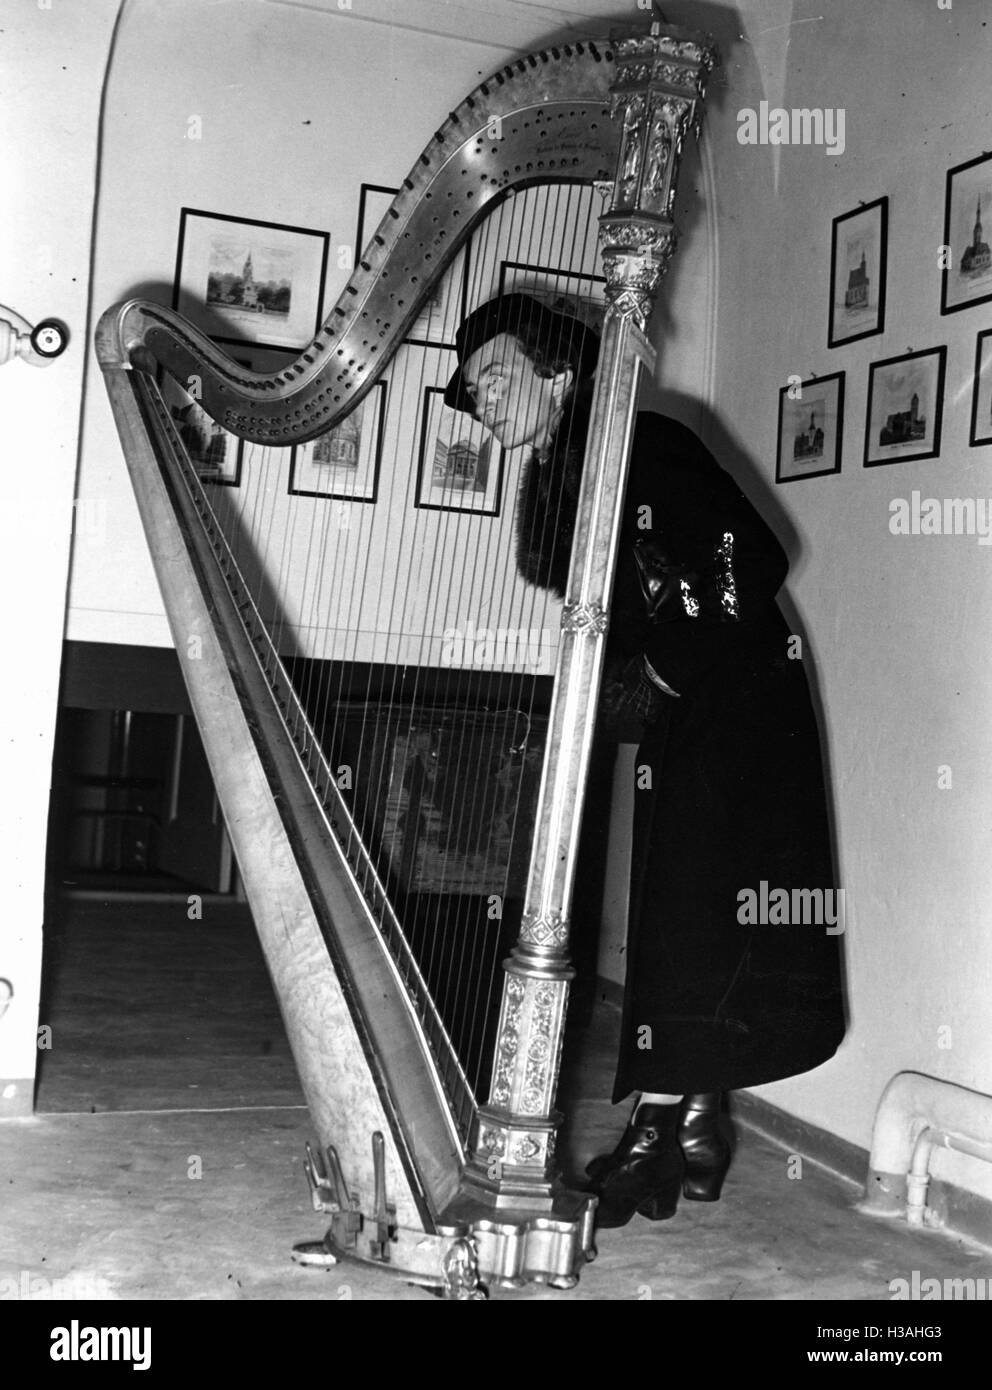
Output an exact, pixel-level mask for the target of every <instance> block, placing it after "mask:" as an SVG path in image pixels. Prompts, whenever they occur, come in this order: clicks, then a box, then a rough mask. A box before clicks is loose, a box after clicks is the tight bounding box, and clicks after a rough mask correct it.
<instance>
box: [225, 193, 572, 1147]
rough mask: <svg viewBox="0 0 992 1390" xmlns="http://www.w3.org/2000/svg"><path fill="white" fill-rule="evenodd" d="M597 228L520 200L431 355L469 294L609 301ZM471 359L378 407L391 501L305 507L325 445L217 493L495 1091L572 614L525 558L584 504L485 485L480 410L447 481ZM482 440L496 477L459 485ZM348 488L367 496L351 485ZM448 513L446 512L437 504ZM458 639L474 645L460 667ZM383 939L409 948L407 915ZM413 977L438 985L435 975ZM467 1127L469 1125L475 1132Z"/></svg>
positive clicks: (258, 456)
mask: <svg viewBox="0 0 992 1390" xmlns="http://www.w3.org/2000/svg"><path fill="white" fill-rule="evenodd" d="M597 212H598V208H597V206H596V198H595V194H594V192H593V190H592V189H591V188H589V187H588V186H581V185H573V184H553V185H543V186H539V187H533V188H529V189H527V190H525V191H524V192H522V193H519V194H517V195H516V196H515V197H513V198H510V199H507V200H504V201H503V202H501V203H500V204H499V205H498V207H497V208H496V209H495V210H494V211H493V213H492V214H491V215H490V216H489V217H488V218H487V219H486V220H485V221H484V222H483V223H482V224H481V226H480V227H478V228H477V229H476V231H475V233H474V235H473V236H472V238H471V239H470V242H469V244H468V247H467V250H466V251H463V252H462V253H461V256H460V258H459V259H458V260H456V262H455V264H454V265H453V266H452V268H451V269H450V270H449V272H448V276H447V282H446V283H445V284H444V285H443V286H442V287H441V290H440V293H439V296H438V299H439V303H440V308H437V309H435V310H434V311H433V312H432V313H431V314H429V315H427V316H425V319H426V323H425V326H426V328H427V335H426V341H427V342H431V341H445V342H448V343H450V342H453V334H454V330H455V328H456V327H457V324H458V321H459V319H460V312H459V311H458V308H457V305H458V304H459V303H460V302H461V301H462V297H461V296H458V295H456V290H457V284H456V283H455V282H456V281H459V279H460V278H464V283H465V290H464V296H463V302H464V304H465V307H466V308H467V310H468V311H471V310H472V309H473V308H475V307H476V306H477V305H478V304H480V303H483V302H485V301H486V300H487V299H489V298H491V297H492V296H493V295H495V294H496V293H498V292H499V291H500V289H501V288H502V289H504V290H512V289H522V290H536V291H537V292H539V293H543V294H544V295H545V296H551V297H552V298H553V297H554V295H555V294H556V293H560V294H564V295H571V296H572V297H573V298H583V297H584V298H586V299H588V300H591V301H593V302H595V301H596V299H597V298H598V293H597V289H596V282H595V281H593V280H590V279H589V278H583V277H590V276H593V275H596V274H598V273H599V268H598V265H597V263H596V250H595V231H596V220H595V219H596V215H597ZM459 262H461V263H459ZM521 267H524V269H521ZM551 267H553V268H554V269H553V270H552V269H550V268H551ZM501 269H502V280H503V283H502V285H501ZM453 298H454V299H455V304H456V307H455V309H454V310H453V308H452V299H453ZM442 334H443V338H442V337H441V336H439V335H442ZM455 365H456V361H455V354H454V353H453V352H452V351H451V350H450V348H448V349H445V348H442V347H430V346H425V345H424V343H423V342H421V343H408V344H406V345H404V346H403V347H402V348H401V349H400V350H399V352H398V353H397V354H396V356H395V357H394V358H393V360H392V362H391V363H390V366H389V367H388V368H387V370H386V372H385V374H384V376H385V382H386V384H385V390H383V389H382V388H381V387H379V386H376V387H374V388H373V389H372V391H371V392H370V394H369V396H368V397H367V398H366V402H365V403H364V404H363V405H362V406H360V407H358V410H357V411H356V416H357V417H358V420H359V425H360V435H359V443H358V445H357V446H356V447H357V460H356V465H355V467H354V469H352V476H353V480H354V481H353V484H352V486H353V489H359V488H362V487H363V484H364V483H366V482H367V478H365V477H364V475H363V464H364V463H365V462H366V461H368V460H369V459H370V458H371V457H372V456H373V444H374V439H373V436H374V435H377V434H378V432H379V430H380V429H381V431H382V436H383V438H382V454H381V459H380V463H379V478H378V492H377V497H376V501H375V503H374V505H372V504H369V503H367V502H365V501H362V500H359V499H358V498H357V497H356V499H355V500H347V496H338V497H331V496H320V497H307V496H299V495H295V496H290V495H289V491H288V489H289V477H290V469H291V468H292V473H293V481H294V486H295V487H296V489H297V490H298V491H299V490H300V483H301V479H302V478H303V476H304V473H305V471H307V456H308V450H307V446H303V447H302V448H298V449H296V450H284V449H272V448H267V447H263V446H255V445H243V446H241V448H242V451H243V457H242V468H241V485H240V487H225V486H221V485H217V486H214V487H211V488H210V489H209V491H210V493H211V495H212V496H211V500H212V501H213V503H214V510H215V514H216V516H217V519H218V521H219V522H220V524H221V526H222V527H223V529H224V531H225V534H226V535H227V536H228V538H229V540H230V543H231V545H232V548H233V549H234V551H235V555H236V558H237V560H238V563H239V565H240V566H241V568H242V571H243V572H244V573H245V575H246V576H251V579H252V582H253V584H254V585H255V589H256V598H257V601H258V602H259V606H260V608H261V610H262V612H263V614H264V615H265V617H266V619H267V624H268V630H269V635H270V637H271V638H272V640H273V642H274V644H275V647H276V650H277V651H278V652H279V653H280V655H281V656H282V657H283V660H284V661H285V662H286V664H287V666H288V667H289V668H290V669H291V672H292V674H293V678H294V684H295V687H296V689H297V692H298V694H299V696H300V700H301V703H302V705H303V707H304V709H305V710H306V712H307V714H308V716H309V719H310V722H311V724H312V726H313V728H314V731H315V733H316V735H317V737H318V738H319V739H320V740H321V742H322V745H323V748H324V751H325V753H326V755H327V757H328V759H329V761H330V764H331V767H332V769H333V770H334V771H335V772H338V771H339V770H342V771H341V774H340V776H341V780H340V781H339V785H342V790H343V791H344V793H345V796H346V799H347V800H348V801H349V803H350V805H351V807H352V811H353V814H354V816H355V821H356V825H357V830H358V833H359V834H360V836H361V838H362V840H363V842H364V845H365V847H366V848H367V849H368V850H369V852H370V854H371V857H372V861H373V865H374V866H375V868H376V869H377V870H378V871H379V873H380V874H381V875H382V876H383V877H384V878H385V879H386V881H387V882H388V883H389V885H390V887H391V890H392V895H393V900H394V903H395V904H396V906H397V910H398V912H399V916H400V919H401V921H402V922H403V929H404V932H405V934H406V936H407V938H408V940H410V941H411V944H412V945H413V948H414V953H415V955H416V956H417V961H418V964H419V968H420V971H421V973H422V975H423V976H424V978H425V980H426V982H427V986H428V988H429V991H430V993H431V995H432V996H433V1000H434V1004H435V1005H436V1008H437V1011H438V1014H439V1015H440V1018H439V1019H438V1020H432V1019H431V1017H430V1009H429V1006H428V1007H427V1008H426V1010H424V1009H423V1008H422V1018H423V1019H424V1022H425V1028H426V1030H427V1031H428V1033H429V1035H430V1034H434V1035H439V1034H440V1032H441V1031H446V1032H447V1033H448V1034H449V1035H450V1038H451V1041H452V1044H453V1047H454V1049H455V1052H456V1053H457V1054H458V1056H459V1058H461V1060H462V1062H463V1064H464V1065H465V1066H466V1068H467V1070H468V1079H469V1082H470V1085H471V1087H472V1089H473V1091H474V1092H475V1093H476V1095H478V1094H479V1088H480V1084H481V1083H482V1082H484V1080H485V1079H486V1075H487V1072H488V1066H489V1060H490V1059H489V1054H488V1048H489V1047H490V1046H491V1041H492V1035H493V1033H494V1027H495V1014H496V1009H497V1006H498V999H499V989H500V984H501V978H502V976H501V971H500V964H501V961H502V959H503V958H504V956H505V954H506V952H507V949H508V948H509V946H510V945H512V941H513V939H514V938H515V935H516V928H517V926H518V924H519V913H520V908H521V906H522V891H523V882H522V876H523V873H524V872H525V870H526V863H527V857H528V851H529V845H528V844H526V843H524V841H525V840H526V839H528V838H529V835H530V832H531V830H532V815H533V794H534V790H535V788H536V781H537V778H538V776H539V772H540V753H541V752H542V751H543V740H542V735H541V733H540V729H541V718H542V715H543V713H544V712H545V711H546V708H547V701H548V686H549V681H548V679H547V677H548V676H549V675H550V673H551V671H552V670H553V657H554V648H555V644H556V642H557V630H558V613H559V609H558V605H557V602H556V601H555V600H554V599H553V598H552V597H551V596H550V595H549V594H548V593H547V591H546V590H544V589H541V588H538V587H536V586H533V585H525V584H524V583H523V581H522V580H521V579H520V578H519V576H518V573H517V565H516V555H515V550H516V545H517V539H518V532H522V529H523V527H524V525H525V521H526V523H527V524H528V525H529V528H530V530H529V532H528V534H526V535H524V534H520V535H519V541H520V544H521V545H522V546H524V547H526V548H528V549H531V550H534V551H538V552H541V553H551V552H553V551H554V548H555V545H556V544H557V543H560V542H559V540H558V538H559V532H560V529H561V526H562V521H563V517H564V511H565V508H566V507H568V506H569V505H570V500H569V498H568V497H567V496H566V495H565V493H564V490H563V489H559V492H558V494H557V495H552V497H551V499H550V503H549V505H548V507H547V508H546V509H545V510H544V512H543V513H542V514H535V515H532V516H530V518H529V519H526V518H523V517H522V516H521V515H520V513H519V504H520V484H521V480H522V476H523V470H524V468H525V467H526V466H527V462H528V460H527V458H526V452H527V451H526V450H515V451H513V452H512V453H507V454H506V457H505V459H503V457H502V450H501V448H500V446H499V445H498V444H497V443H496V442H495V441H491V442H490V444H489V448H488V474H485V476H484V464H485V462H486V458H487V454H486V450H485V441H484V440H483V439H482V438H481V435H482V431H481V428H480V427H479V426H478V425H474V424H473V423H472V422H471V421H470V420H469V417H467V416H464V417H459V420H458V421H457V422H455V423H454V425H451V424H450V422H446V427H447V428H448V429H449V430H450V433H449V435H448V441H447V442H448V451H447V456H446V461H447V463H448V465H449V472H448V473H447V474H445V473H444V472H443V468H442V467H441V465H443V463H444V462H445V457H444V455H443V451H439V450H438V449H437V447H436V441H435V440H434V439H433V437H432V433H431V431H432V429H433V428H434V427H435V426H436V424H437V421H438V419H439V418H440V417H441V416H442V415H443V413H444V412H441V411H440V410H439V407H438V404H437V402H438V401H439V399H440V397H439V395H438V393H439V391H440V390H443V387H444V385H445V384H446V382H447V380H448V377H449V376H450V375H451V372H452V371H453V370H454V368H455ZM376 397H378V399H376ZM383 397H385V399H384V400H383V399H382V398H383ZM463 422H464V429H463ZM570 427H571V421H570V418H569V417H567V416H566V420H565V421H564V422H563V428H566V429H567V428H570ZM353 434H354V431H353ZM463 438H464V439H466V440H469V441H470V446H471V447H470V448H467V449H466V451H465V456H466V457H467V459H468V460H469V465H470V466H471V462H472V460H473V457H474V464H475V467H476V470H477V471H476V475H475V477H474V478H473V477H472V476H471V472H470V471H469V473H468V474H467V475H465V474H463V475H459V474H457V473H456V472H455V471H454V468H455V467H456V466H457V464H458V452H457V447H456V446H458V445H459V444H460V441H461V440H462V439H463ZM422 445H424V446H425V447H423V448H422ZM473 449H474V450H475V453H474V456H473V453H472V450H473ZM453 454H454V455H455V457H454V459H453V457H452V456H453ZM418 463H419V470H418ZM435 465H437V466H438V467H437V473H438V476H439V477H440V478H441V483H440V485H437V484H435V482H434V476H435ZM501 466H503V474H502V477H501V478H500V477H499V472H500V468H501ZM321 469H323V470H324V471H323V473H321V471H320V470H321ZM308 474H309V477H310V478H311V479H313V478H314V477H316V478H317V480H318V481H320V480H321V479H322V478H323V477H328V476H331V475H332V474H333V475H334V476H335V477H337V478H338V479H339V480H340V479H341V478H344V479H345V481H346V477H347V475H346V473H345V469H344V468H343V467H342V466H340V465H335V464H333V463H332V464H330V465H315V464H313V463H310V464H309V469H308ZM563 480H564V474H562V479H560V480H559V481H560V482H561V481H563ZM497 486H498V492H499V494H501V495H499V496H497V497H494V494H496V493H497ZM327 490H328V492H332V491H342V492H346V490H347V489H346V487H344V486H343V485H342V484H341V483H340V481H339V484H338V486H337V487H333V486H332V487H330V488H328V489H327ZM425 499H426V503H427V504H426V505H419V506H418V505H417V503H418V502H420V503H424V502H425ZM431 499H434V502H433V505H437V504H438V501H439V502H440V503H441V504H442V505H443V506H444V507H445V508H446V509H445V510H433V509H432V503H431ZM495 501H498V503H499V514H498V516H495V517H494V516H490V515H487V514H486V512H488V511H490V510H492V505H485V506H480V502H481V503H490V504H492V503H494V502H495ZM459 506H462V507H466V508H468V509H467V510H454V508H455V507H459ZM500 631H503V632H506V633H509V634H516V635H518V636H519V638H520V639H521V640H518V641H517V642H516V643H514V644H513V650H510V645H511V644H510V643H509V642H508V643H507V645H506V649H505V650H503V649H502V648H501V644H500V642H499V641H498V640H494V641H492V642H490V643H489V646H490V647H491V649H492V657H491V659H489V658H488V657H487V655H486V652H485V649H486V647H487V641H486V638H485V637H484V636H482V637H480V636H479V634H480V633H481V634H485V633H487V632H489V633H493V634H494V637H495V634H496V633H499V632H500ZM450 632H454V633H456V634H460V638H456V639H455V644H454V647H453V649H452V651H453V654H452V653H451V652H449V651H448V650H446V647H445V633H450ZM473 634H474V635H473ZM535 668H536V669H535ZM290 717H291V718H298V716H295V715H291V716H290ZM343 769H347V771H343ZM493 818H495V819H496V820H497V821H498V822H499V825H498V830H499V834H498V835H494V834H492V833H491V832H492V830H493V829H494V827H493V825H492V824H490V821H491V820H492V819H493ZM362 886H363V887H366V886H367V885H366V884H362ZM383 929H384V931H385V932H386V934H387V936H388V934H389V932H390V931H391V927H390V924H389V922H388V921H387V922H384V923H383ZM408 983H410V984H411V987H412V988H414V989H415V990H418V991H419V984H418V982H417V981H416V980H408ZM418 1002H421V1003H422V1004H423V1003H425V1002H426V1001H418ZM425 1013H426V1016H425ZM441 1051H442V1053H443V1049H442V1050H441ZM460 1118H461V1120H462V1122H463V1124H465V1125H466V1126H467V1123H468V1121H469V1119H470V1117H469V1116H463V1117H460Z"/></svg>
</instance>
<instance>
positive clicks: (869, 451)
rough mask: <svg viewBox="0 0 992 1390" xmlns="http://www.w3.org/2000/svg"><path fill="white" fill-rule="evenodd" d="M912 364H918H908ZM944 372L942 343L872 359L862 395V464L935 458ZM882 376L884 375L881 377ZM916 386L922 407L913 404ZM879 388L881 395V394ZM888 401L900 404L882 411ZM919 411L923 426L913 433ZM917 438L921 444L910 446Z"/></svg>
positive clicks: (937, 455)
mask: <svg viewBox="0 0 992 1390" xmlns="http://www.w3.org/2000/svg"><path fill="white" fill-rule="evenodd" d="M913 363H917V364H919V365H918V366H912V365H910V364H913ZM946 372H947V348H946V346H940V347H932V348H923V349H921V350H920V351H919V352H904V353H902V355H901V356H899V357H887V358H885V360H884V361H881V362H872V364H871V366H870V368H869V371H868V400H867V405H866V407H865V451H864V466H865V468H878V467H884V466H885V465H888V464H892V463H913V462H915V461H916V460H917V459H931V458H938V457H939V455H940V439H941V432H942V427H943V414H944V380H945V376H946ZM887 377H888V378H890V380H888V381H887V380H886V378H887ZM921 389H923V390H925V391H926V393H927V396H926V399H924V400H923V403H922V411H921V410H920V404H919V397H920V391H921ZM883 393H884V395H885V397H886V399H882V397H883ZM914 397H915V398H916V399H915V402H914ZM892 404H895V405H899V406H901V407H902V408H901V409H899V410H897V411H895V412H893V411H886V406H887V405H892ZM921 416H922V421H923V428H922V430H921V431H920V432H919V434H917V430H919V429H920V418H921ZM883 420H884V424H883ZM886 433H889V434H890V436H892V437H891V438H889V439H888V440H886V439H885V434H886ZM901 436H902V437H901ZM928 439H929V443H927V440H928ZM917 441H919V442H920V443H921V444H922V446H923V447H921V448H915V444H916V443H917ZM883 451H884V452H883Z"/></svg>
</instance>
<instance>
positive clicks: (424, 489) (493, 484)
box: [413, 386, 506, 517]
mask: <svg viewBox="0 0 992 1390" xmlns="http://www.w3.org/2000/svg"><path fill="white" fill-rule="evenodd" d="M444 392H445V388H444V387H443V386H425V387H424V389H423V392H422V393H421V399H420V407H419V410H418V416H419V418H418V421H417V430H416V435H415V437H416V438H417V439H418V440H419V446H418V449H417V482H416V490H415V492H414V502H413V505H414V507H416V508H418V509H420V510H423V511H429V512H466V513H469V514H471V515H473V516H486V517H496V516H499V514H500V507H501V506H502V498H503V482H504V477H505V473H506V450H505V448H504V447H503V445H502V444H500V443H499V442H498V441H497V440H496V439H495V438H494V437H493V436H492V435H490V434H489V431H488V430H487V429H485V427H484V426H483V425H482V424H480V422H479V421H478V420H475V419H473V417H472V416H470V415H467V414H466V413H465V412H464V411H461V410H452V409H450V407H449V406H446V405H445V404H444ZM449 430H450V433H451V434H452V435H453V434H454V433H455V431H456V430H457V431H459V432H460V433H461V435H462V438H459V439H458V440H452V439H449V440H447V441H441V440H440V434H441V432H442V431H449ZM476 440H478V444H476V442H475V441H476ZM439 442H442V443H443V444H444V447H445V451H446V454H445V461H446V462H447V456H448V453H449V452H450V449H451V448H452V447H457V448H458V449H459V455H460V456H462V455H464V456H465V457H467V458H468V459H469V460H470V461H471V464H472V467H471V468H469V469H468V470H458V466H457V465H453V466H452V471H456V470H457V471H462V472H463V473H464V475H465V476H466V477H468V478H469V479H472V480H475V479H478V477H479V474H480V472H482V471H483V470H482V469H481V468H480V466H479V465H480V462H481V463H483V464H484V475H483V481H482V486H481V487H479V486H478V485H477V484H476V485H473V486H472V487H471V489H470V488H469V487H468V486H467V485H466V486H464V487H463V488H462V489H461V491H460V492H459V490H458V489H459V486H460V485H459V484H457V483H456V484H452V483H445V482H442V483H438V482H437V465H436V460H437V446H438V443H439ZM432 446H433V448H432ZM493 464H495V468H493ZM470 492H474V493H476V494H477V495H478V494H479V493H481V497H478V498H477V500H478V502H479V504H480V505H477V506H467V507H466V506H458V505H457V504H456V502H457V498H458V497H459V495H460V496H461V497H463V498H464V497H467V496H469V495H470ZM445 495H448V496H450V497H451V498H452V501H445V500H443V499H444V497H445Z"/></svg>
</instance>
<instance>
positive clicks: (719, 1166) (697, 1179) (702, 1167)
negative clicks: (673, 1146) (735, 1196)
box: [678, 1091, 731, 1202]
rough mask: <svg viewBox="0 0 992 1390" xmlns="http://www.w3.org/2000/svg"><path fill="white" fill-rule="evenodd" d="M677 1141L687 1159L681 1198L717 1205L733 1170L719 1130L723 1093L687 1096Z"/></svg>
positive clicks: (725, 1142)
mask: <svg viewBox="0 0 992 1390" xmlns="http://www.w3.org/2000/svg"><path fill="white" fill-rule="evenodd" d="M678 1139H679V1144H680V1146H681V1148H682V1156H683V1158H684V1159H685V1177H684V1179H683V1183H682V1195H683V1197H685V1198H686V1199H687V1200H688V1201H690V1202H715V1201H717V1200H718V1199H719V1196H720V1189H721V1188H722V1187H723V1180H724V1178H725V1177H726V1176H727V1169H728V1168H729V1167H730V1154H731V1150H730V1145H729V1144H728V1142H727V1140H726V1138H725V1137H724V1135H723V1133H722V1131H721V1129H720V1092H719V1091H704V1092H702V1093H701V1094H699V1095H694V1096H685V1097H684V1099H683V1101H682V1106H681V1113H680V1116H679V1127H678Z"/></svg>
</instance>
